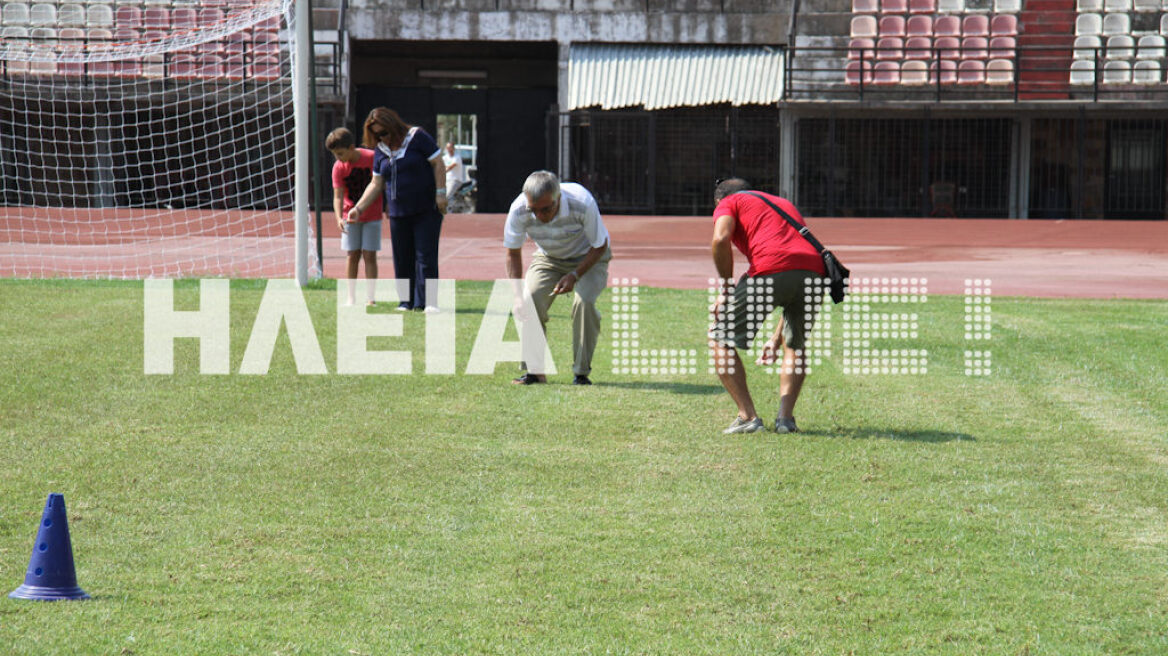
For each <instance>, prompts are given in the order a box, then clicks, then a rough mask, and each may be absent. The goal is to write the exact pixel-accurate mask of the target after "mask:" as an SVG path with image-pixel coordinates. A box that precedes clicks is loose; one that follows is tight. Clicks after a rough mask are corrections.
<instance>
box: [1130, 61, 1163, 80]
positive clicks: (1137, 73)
mask: <svg viewBox="0 0 1168 656" xmlns="http://www.w3.org/2000/svg"><path fill="white" fill-rule="evenodd" d="M1132 82H1134V83H1136V84H1159V83H1160V62H1158V61H1152V60H1148V59H1143V60H1140V61H1138V62H1136V65H1135V68H1133V69H1132Z"/></svg>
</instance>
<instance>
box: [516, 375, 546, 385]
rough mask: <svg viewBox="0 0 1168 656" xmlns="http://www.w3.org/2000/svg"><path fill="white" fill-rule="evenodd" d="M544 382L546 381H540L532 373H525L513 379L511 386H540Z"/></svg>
mask: <svg viewBox="0 0 1168 656" xmlns="http://www.w3.org/2000/svg"><path fill="white" fill-rule="evenodd" d="M544 382H546V381H545V380H541V379H540V377H539V376H537V375H535V374H533V373H526V374H523V375H522V376H520V377H518V378H513V379H512V380H511V384H512V385H539V384H542V383H544Z"/></svg>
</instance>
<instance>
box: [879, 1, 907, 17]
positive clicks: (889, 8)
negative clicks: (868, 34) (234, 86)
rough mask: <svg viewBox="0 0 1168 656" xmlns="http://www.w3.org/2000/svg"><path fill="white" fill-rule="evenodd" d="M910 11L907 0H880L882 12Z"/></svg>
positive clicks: (900, 12)
mask: <svg viewBox="0 0 1168 656" xmlns="http://www.w3.org/2000/svg"><path fill="white" fill-rule="evenodd" d="M907 11H908V2H907V0H880V12H881V13H884V14H903V13H905V12H907Z"/></svg>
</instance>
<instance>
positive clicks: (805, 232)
mask: <svg viewBox="0 0 1168 656" xmlns="http://www.w3.org/2000/svg"><path fill="white" fill-rule="evenodd" d="M738 193H740V194H750V195H751V196H754V197H755V198H757V199H759V200H761V201H762V202H764V203H766V204H767V205H770V206H771V209H772V210H774V211H775V212H777V213H778V215H779V216H781V217H783V218H784V219H786V220H787V223H789V224H791V227H792V228H794V229H795V230H796V231H798V232H799V235H800V236H802V237H803V238H804V239H806V240H807V241H808V243H810V244H811V245H812V246H814V247H815V250H817V251H819V254H820V255H822V254H823V252H824V251H826V250H827V249H826V248H824V247H823V244H821V243H819V240H818V239H816V238H815V235H813V234H811V230H809V229H808V228H807V226H805V225H803V224H802V223H799V222H798V221H796V220H795V219H793V218H791V215H790V214H787V213H786V212H784V211H783V210H782V209H780V208H779V206H778V205H775V204H774V203H772V202H771V201H770V199H769V198H767V197H766V196H763V195H762V194H760V193H756V192H753V191H740V192H738Z"/></svg>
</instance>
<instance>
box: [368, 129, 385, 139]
mask: <svg viewBox="0 0 1168 656" xmlns="http://www.w3.org/2000/svg"><path fill="white" fill-rule="evenodd" d="M369 131H370V132H372V133H373V136H375V137H377V138H378V139H384V138H386V137H388V136H389V131H388V130H386V131H384V132H383V131H381V130H378V129H377V128H369Z"/></svg>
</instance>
